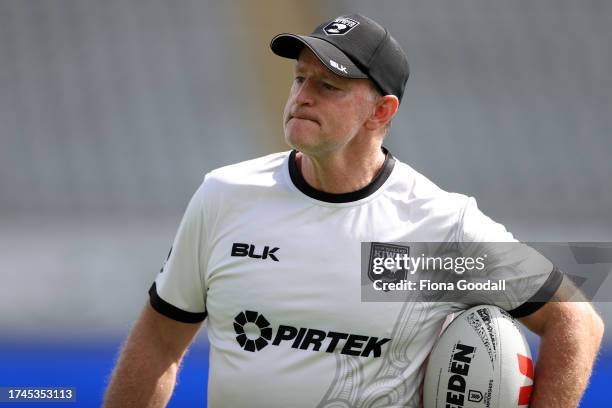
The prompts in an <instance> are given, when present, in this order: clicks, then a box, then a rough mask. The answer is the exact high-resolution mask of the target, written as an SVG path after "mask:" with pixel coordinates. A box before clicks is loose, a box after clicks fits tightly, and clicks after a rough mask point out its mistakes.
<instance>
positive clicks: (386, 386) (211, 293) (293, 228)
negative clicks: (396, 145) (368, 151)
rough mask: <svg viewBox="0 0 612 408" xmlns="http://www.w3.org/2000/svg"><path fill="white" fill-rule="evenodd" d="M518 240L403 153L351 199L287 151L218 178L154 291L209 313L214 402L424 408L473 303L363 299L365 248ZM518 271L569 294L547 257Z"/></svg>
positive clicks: (211, 179)
mask: <svg viewBox="0 0 612 408" xmlns="http://www.w3.org/2000/svg"><path fill="white" fill-rule="evenodd" d="M513 240H514V238H513V237H512V235H511V234H510V233H509V232H507V231H506V229H505V228H504V227H503V226H502V225H501V224H498V223H495V222H494V221H492V220H491V219H490V218H488V217H487V216H485V215H484V214H482V212H480V210H479V209H478V208H477V206H476V203H475V200H474V199H473V198H469V197H466V196H464V195H461V194H455V193H448V192H445V191H443V190H441V189H440V188H438V187H437V186H436V185H435V184H433V183H432V182H431V181H429V180H428V179H427V178H425V177H424V176H422V175H421V174H419V173H418V172H416V171H415V170H414V169H412V168H411V167H409V166H408V165H406V164H404V163H401V162H400V161H398V160H396V159H395V158H393V157H392V156H391V154H390V153H387V159H386V161H385V164H384V167H383V169H382V171H381V172H380V173H379V174H378V176H377V177H376V178H375V179H374V180H373V181H372V183H370V185H368V186H366V187H365V188H363V189H361V190H359V191H356V192H352V193H347V194H329V193H324V192H321V191H318V190H315V189H313V188H312V187H310V186H309V185H308V184H307V183H306V182H305V181H304V179H303V178H302V177H301V175H300V172H299V171H298V170H297V166H296V163H295V152H284V153H277V154H272V155H268V156H265V157H262V158H258V159H255V160H250V161H246V162H243V163H238V164H235V165H231V166H227V167H223V168H220V169H217V170H214V171H212V172H211V173H209V174H207V175H206V177H205V178H204V182H203V183H202V185H201V186H200V188H199V189H198V190H197V192H196V193H195V195H194V196H193V198H192V200H191V202H190V203H189V205H188V207H187V210H186V212H185V215H184V217H183V220H182V222H181V224H180V227H179V229H178V233H177V235H176V238H175V240H174V243H173V246H172V250H171V253H170V254H169V257H168V259H167V261H166V263H165V265H164V267H163V269H162V272H160V274H159V275H158V276H157V278H156V280H155V283H154V284H153V286H152V287H151V290H150V291H149V293H150V296H151V304H152V305H153V307H154V308H155V309H156V310H157V311H159V312H161V313H163V314H165V315H167V316H169V317H171V318H173V319H176V320H179V321H183V322H199V321H202V320H204V319H205V318H206V317H207V318H208V319H207V324H208V336H209V341H210V369H209V381H208V388H209V391H208V399H209V406H210V407H213V408H215V407H247V406H248V407H276V406H278V407H315V406H318V407H353V406H358V407H382V406H385V407H388V406H393V407H397V406H403V407H404V406H405V407H417V406H419V404H420V395H419V392H420V391H419V390H420V384H421V382H422V376H423V373H422V371H423V370H422V367H423V363H424V361H425V359H426V357H427V355H428V353H429V352H430V350H431V348H432V346H433V344H434V341H435V339H436V336H437V334H438V333H439V331H440V328H441V325H442V323H443V321H444V319H445V318H446V316H447V315H448V314H449V313H452V312H456V311H459V310H461V309H465V308H467V307H468V305H465V304H461V303H448V302H445V303H434V302H429V303H427V302H363V301H362V300H361V285H362V281H361V274H360V271H361V265H360V263H361V258H362V257H361V243H362V242H411V241H424V242H448V241H456V242H466V243H468V245H469V243H471V242H478V241H504V242H505V241H513ZM527 266H529V267H527ZM516 269H517V275H518V276H530V277H532V278H535V279H536V280H538V282H540V287H536V288H534V289H533V291H534V293H535V292H537V291H538V290H540V291H541V290H548V291H549V292H554V290H556V287H558V285H559V282H560V277H559V276H560V273H559V272H558V271H555V273H551V271H553V266H552V264H550V263H549V262H548V261H547V260H545V259H544V258H542V259H540V260H538V261H537V262H535V263H533V261H529V262H527V261H526V263H521V262H517V263H516ZM510 286H511V285H510ZM507 290H508V289H507ZM510 290H511V289H510ZM521 290H524V289H521ZM503 307H504V308H506V309H510V311H511V312H514V313H515V314H520V315H526V314H529V313H530V312H532V311H534V310H535V309H537V307H538V306H537V305H526V304H524V305H520V304H514V305H511V307H508V305H504V306H503Z"/></svg>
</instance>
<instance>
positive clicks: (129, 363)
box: [104, 304, 201, 408]
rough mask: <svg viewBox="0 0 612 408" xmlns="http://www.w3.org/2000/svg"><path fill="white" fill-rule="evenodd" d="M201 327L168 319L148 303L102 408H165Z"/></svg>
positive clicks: (124, 351)
mask: <svg viewBox="0 0 612 408" xmlns="http://www.w3.org/2000/svg"><path fill="white" fill-rule="evenodd" d="M200 326H201V324H200V323H197V324H190V323H181V322H177V321H175V320H172V319H169V318H167V317H165V316H163V315H161V314H159V313H158V312H156V311H155V310H154V309H153V308H152V307H151V306H150V305H149V304H147V305H146V306H145V309H144V310H143V312H142V314H141V315H140V318H139V319H138V321H137V322H136V325H135V326H134V328H133V329H132V332H131V333H130V336H129V338H128V340H127V342H126V344H125V346H124V348H123V351H122V352H121V356H120V357H119V362H118V363H117V366H116V367H115V371H114V372H113V376H112V378H111V382H110V385H109V387H108V389H107V391H106V396H105V398H104V408H119V407H121V408H126V407H130V408H131V407H147V408H148V407H165V406H166V404H167V402H168V400H169V399H170V396H171V395H172V390H173V389H174V382H175V380H176V373H177V371H178V367H179V364H180V362H181V359H182V358H183V355H184V354H185V351H186V350H187V347H188V346H189V344H190V343H191V341H192V340H193V338H194V337H195V335H196V333H197V332H198V329H199V328H200Z"/></svg>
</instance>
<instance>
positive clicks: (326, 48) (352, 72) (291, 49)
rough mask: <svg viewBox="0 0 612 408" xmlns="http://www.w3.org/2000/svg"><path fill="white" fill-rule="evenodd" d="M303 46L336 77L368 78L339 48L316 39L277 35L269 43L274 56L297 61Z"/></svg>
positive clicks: (302, 36) (294, 35)
mask: <svg viewBox="0 0 612 408" xmlns="http://www.w3.org/2000/svg"><path fill="white" fill-rule="evenodd" d="M304 46H306V47H308V48H310V49H311V50H312V52H314V54H315V55H316V56H317V58H319V60H320V61H321V62H322V63H323V65H325V66H326V67H327V69H329V70H330V71H331V72H333V73H334V74H336V75H339V76H343V77H346V78H368V76H367V75H366V74H364V73H363V71H361V70H360V69H359V67H358V66H357V65H355V64H354V63H353V62H352V61H351V59H350V58H349V57H348V56H347V55H346V54H345V53H343V52H342V51H341V50H340V49H339V48H337V47H336V46H335V45H332V44H331V43H328V42H327V41H325V40H322V39H320V38H316V37H309V36H305V35H296V34H287V33H285V34H279V35H277V36H276V37H274V38H273V39H272V41H271V42H270V48H271V49H272V52H274V53H275V54H276V55H278V56H281V57H285V58H291V59H297V58H298V57H299V55H300V52H301V51H302V49H303V48H304Z"/></svg>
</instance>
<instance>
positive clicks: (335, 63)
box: [329, 59, 348, 75]
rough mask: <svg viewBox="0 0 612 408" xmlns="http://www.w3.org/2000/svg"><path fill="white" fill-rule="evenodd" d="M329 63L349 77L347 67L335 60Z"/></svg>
mask: <svg viewBox="0 0 612 408" xmlns="http://www.w3.org/2000/svg"><path fill="white" fill-rule="evenodd" d="M329 63H330V64H331V66H332V67H334V68H336V69H337V70H338V71H340V72H344V73H345V74H347V75H348V72H347V71H346V67H345V66H344V65H342V64H339V63H337V62H336V61H334V60H331V59H330V60H329Z"/></svg>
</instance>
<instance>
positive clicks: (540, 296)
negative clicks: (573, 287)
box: [508, 266, 563, 318]
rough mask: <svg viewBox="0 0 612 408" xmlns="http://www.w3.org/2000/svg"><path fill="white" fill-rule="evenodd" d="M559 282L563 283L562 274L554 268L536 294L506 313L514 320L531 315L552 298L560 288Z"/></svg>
mask: <svg viewBox="0 0 612 408" xmlns="http://www.w3.org/2000/svg"><path fill="white" fill-rule="evenodd" d="M561 281H563V273H562V272H561V271H560V270H559V268H557V267H556V266H555V267H553V270H552V272H551V273H550V276H548V279H546V282H544V284H543V285H542V287H541V288H540V289H539V290H538V291H537V292H536V294H535V295H533V296H532V297H531V298H530V299H529V300H527V301H526V302H525V303H523V304H522V305H520V306H519V307H517V308H515V309H512V310H509V311H508V313H510V316H512V317H514V318H519V317H525V316H528V315H530V314H532V313H533V312H535V311H536V310H538V309H539V308H541V307H542V306H544V305H545V304H546V302H548V301H549V300H550V299H551V298H552V297H553V295H554V294H555V292H556V291H557V289H559V286H561Z"/></svg>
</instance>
